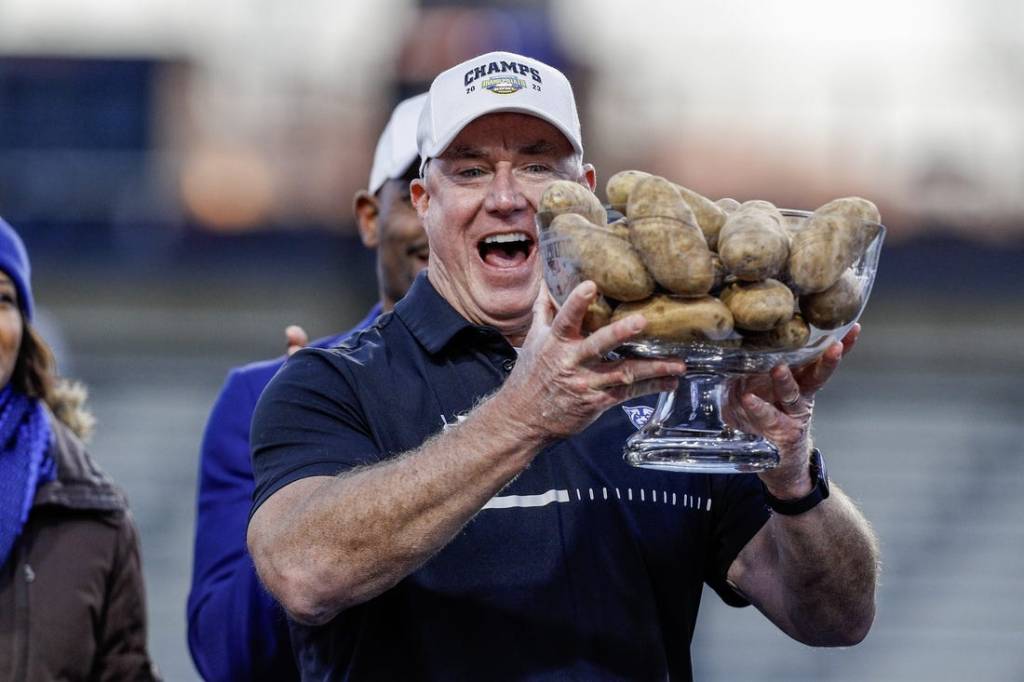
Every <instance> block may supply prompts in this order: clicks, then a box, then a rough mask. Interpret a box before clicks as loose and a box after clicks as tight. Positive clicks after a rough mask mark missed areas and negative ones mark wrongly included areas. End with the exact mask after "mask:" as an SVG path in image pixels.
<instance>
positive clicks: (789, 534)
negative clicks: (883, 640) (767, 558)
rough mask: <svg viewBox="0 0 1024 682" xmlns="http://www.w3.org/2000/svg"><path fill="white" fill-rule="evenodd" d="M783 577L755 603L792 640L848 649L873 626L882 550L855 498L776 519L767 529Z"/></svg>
mask: <svg viewBox="0 0 1024 682" xmlns="http://www.w3.org/2000/svg"><path fill="white" fill-rule="evenodd" d="M762 531H763V532H764V533H766V538H767V539H768V541H769V544H770V547H769V548H768V551H769V553H770V554H771V555H772V556H773V559H774V560H773V561H771V562H769V566H773V569H771V568H770V569H769V570H774V572H775V573H776V575H775V576H773V577H767V578H766V579H765V580H763V581H761V582H762V584H763V583H775V585H774V586H769V587H768V588H767V589H765V590H762V592H763V594H761V595H760V597H761V598H760V599H758V600H756V601H758V602H760V603H759V606H761V607H762V610H763V611H765V613H766V614H767V615H768V616H769V618H771V619H772V620H773V621H775V622H776V624H777V625H779V627H781V628H782V629H783V630H785V631H786V633H787V634H789V635H790V636H791V637H793V638H795V639H797V640H799V641H801V642H804V643H805V644H810V645H814V646H845V645H852V644H856V643H857V642H859V641H860V640H862V639H863V638H864V637H865V636H866V635H867V632H868V629H869V628H870V627H871V622H872V620H873V619H874V609H875V585H876V582H877V578H878V545H877V541H876V540H875V537H874V534H873V533H872V531H871V528H870V526H869V525H868V523H867V521H866V520H865V519H864V517H863V516H862V515H861V513H860V512H859V511H858V510H857V508H856V507H855V506H854V505H853V503H852V502H851V501H850V499H849V498H848V497H847V496H846V495H845V494H844V493H843V492H842V491H841V490H839V489H838V487H836V486H835V485H833V486H832V493H831V495H830V497H829V498H828V499H827V500H825V501H824V502H822V503H821V504H819V505H818V506H817V507H815V508H814V509H812V510H810V511H808V512H806V513H804V514H800V515H797V516H784V515H781V514H774V515H773V516H772V518H771V519H770V520H769V521H768V522H767V524H766V525H765V528H764V529H762Z"/></svg>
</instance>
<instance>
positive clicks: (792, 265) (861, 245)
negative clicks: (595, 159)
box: [540, 170, 880, 350]
mask: <svg viewBox="0 0 1024 682" xmlns="http://www.w3.org/2000/svg"><path fill="white" fill-rule="evenodd" d="M607 195H608V203H609V205H610V206H611V207H612V208H613V209H615V210H616V211H618V212H620V213H622V214H624V216H625V217H624V218H622V219H620V220H616V221H615V222H613V223H611V224H609V223H608V217H607V212H606V211H605V208H604V206H603V205H602V204H601V201H600V200H599V199H598V198H597V196H596V195H595V194H594V193H593V192H591V191H589V190H588V189H587V188H586V187H584V186H583V185H580V184H578V183H575V182H570V181H564V180H559V181H556V182H554V183H552V184H551V185H549V186H548V187H547V189H546V190H545V192H544V194H543V196H542V198H541V202H540V211H541V212H542V215H544V216H545V217H546V220H547V223H546V228H545V231H550V232H551V233H552V234H550V235H546V236H547V237H556V238H560V239H559V241H560V243H561V246H560V252H561V253H562V254H563V255H566V256H568V257H569V258H570V259H572V260H573V261H574V262H575V263H576V264H577V267H578V269H579V272H580V275H581V276H582V277H583V278H584V279H590V280H593V281H594V283H595V284H597V288H598V290H599V291H600V293H601V296H599V297H598V299H597V300H596V301H595V302H594V303H593V304H592V305H591V306H590V309H589V310H588V312H587V317H586V319H585V320H584V327H585V331H587V332H591V331H593V330H595V329H598V328H600V327H602V326H604V325H606V324H609V323H610V322H613V321H615V320H618V319H621V318H623V317H625V316H627V315H631V314H633V313H641V314H643V316H644V317H645V318H646V319H647V326H646V327H645V329H644V332H643V337H644V338H647V339H656V340H659V341H664V342H681V343H686V342H713V343H715V344H719V345H724V346H732V347H735V346H742V347H744V348H749V349H752V350H794V349H797V348H801V347H803V346H804V345H805V344H806V343H807V341H808V339H809V338H810V333H811V329H810V327H809V326H808V325H809V324H810V325H813V326H815V327H817V328H819V329H826V330H827V329H836V328H838V327H841V326H842V325H844V324H846V323H848V322H850V321H851V320H853V319H854V318H855V317H856V316H857V313H858V312H859V311H860V308H861V305H862V303H863V295H864V292H863V287H862V286H861V285H860V282H859V281H858V279H857V277H856V276H855V275H854V273H853V268H852V267H851V266H852V265H853V264H854V263H855V262H856V261H857V260H858V259H860V257H861V256H862V255H863V254H864V252H865V250H866V249H867V247H868V245H869V244H870V243H871V241H872V240H873V239H874V238H875V236H876V235H877V234H878V230H879V223H880V216H879V213H878V209H877V208H876V207H875V205H874V204H873V203H871V202H870V201H868V200H867V199H862V198H859V197H846V198H843V199H836V200H834V201H830V202H828V203H827V204H825V205H824V206H821V207H820V208H818V209H817V210H816V211H814V213H813V214H812V215H811V216H810V217H809V218H806V219H804V218H789V217H787V216H783V215H782V213H781V212H780V211H779V209H778V208H776V207H775V206H773V205H772V204H771V203H769V202H767V201H748V202H746V203H742V204H741V203H739V202H738V201H736V200H734V199H721V200H719V201H711V200H710V199H708V198H706V197H704V196H701V195H700V194H698V193H696V192H694V191H692V190H689V189H687V188H685V187H681V186H679V185H676V184H675V183H672V182H670V181H668V180H666V179H665V178H662V177H659V176H656V175H651V174H649V173H645V172H643V171H636V170H627V171H622V172H620V173H616V174H615V175H613V176H612V177H611V178H610V179H609V180H608V184H607Z"/></svg>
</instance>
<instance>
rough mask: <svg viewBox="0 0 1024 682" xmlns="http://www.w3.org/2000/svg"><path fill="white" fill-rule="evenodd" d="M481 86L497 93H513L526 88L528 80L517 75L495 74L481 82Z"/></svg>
mask: <svg viewBox="0 0 1024 682" xmlns="http://www.w3.org/2000/svg"><path fill="white" fill-rule="evenodd" d="M480 87H481V88H483V89H484V90H490V91H491V92H493V93H494V94H495V95H511V94H513V93H516V92H519V91H520V90H522V89H523V88H525V87H526V81H524V80H523V79H522V78H517V77H516V76H495V77H494V78H488V79H487V80H485V81H483V82H482V83H480Z"/></svg>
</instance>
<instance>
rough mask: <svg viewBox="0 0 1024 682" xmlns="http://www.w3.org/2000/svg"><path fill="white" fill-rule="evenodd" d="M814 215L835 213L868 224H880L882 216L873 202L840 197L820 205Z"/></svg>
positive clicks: (858, 198) (857, 198)
mask: <svg viewBox="0 0 1024 682" xmlns="http://www.w3.org/2000/svg"><path fill="white" fill-rule="evenodd" d="M814 212H815V213H835V214H838V215H843V216H846V217H848V218H857V219H860V220H864V221H867V222H869V223H880V222H882V214H881V213H879V212H878V207H877V206H875V204H874V202H872V201H869V200H868V199H865V198H863V197H842V198H841V199H833V200H832V201H830V202H828V203H827V204H822V205H821V206H819V207H818V208H816V209H815V210H814Z"/></svg>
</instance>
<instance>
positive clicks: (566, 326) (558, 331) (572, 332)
mask: <svg viewBox="0 0 1024 682" xmlns="http://www.w3.org/2000/svg"><path fill="white" fill-rule="evenodd" d="M596 295H597V286H596V285H595V284H594V283H593V282H591V281H590V280H587V281H586V282H582V283H581V284H579V285H578V286H577V287H576V288H575V289H573V290H572V292H571V293H570V294H569V296H568V298H566V299H565V303H563V304H562V309H561V310H559V311H558V314H557V315H555V317H554V319H553V320H551V331H552V333H553V334H554V335H555V336H556V337H557V338H559V339H562V340H563V341H568V340H570V339H576V338H579V336H580V327H581V326H582V325H583V317H584V315H586V314H587V306H589V305H590V304H591V303H592V302H593V301H594V296H596ZM534 312H536V309H534Z"/></svg>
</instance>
